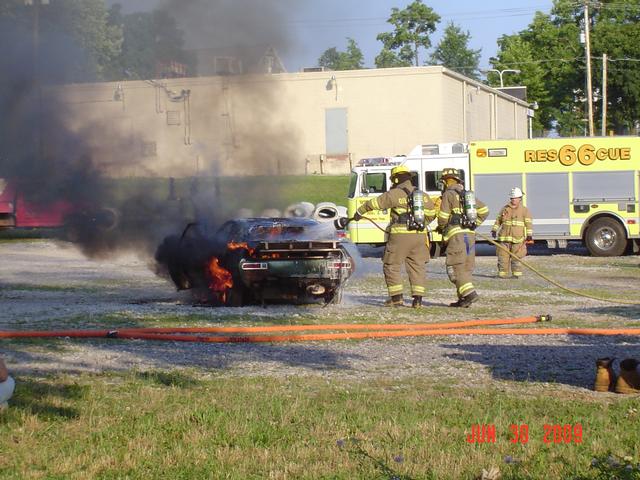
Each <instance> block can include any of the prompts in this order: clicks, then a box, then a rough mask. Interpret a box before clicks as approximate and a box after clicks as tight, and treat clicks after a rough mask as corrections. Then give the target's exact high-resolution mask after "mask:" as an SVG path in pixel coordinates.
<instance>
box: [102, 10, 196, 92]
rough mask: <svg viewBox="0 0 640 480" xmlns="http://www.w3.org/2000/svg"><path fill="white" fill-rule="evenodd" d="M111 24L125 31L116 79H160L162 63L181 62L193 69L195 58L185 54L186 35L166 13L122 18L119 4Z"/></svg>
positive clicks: (113, 70) (115, 67) (113, 75)
mask: <svg viewBox="0 0 640 480" xmlns="http://www.w3.org/2000/svg"><path fill="white" fill-rule="evenodd" d="M109 22H110V23H111V24H113V25H118V26H120V28H121V29H122V31H123V37H124V41H123V44H122V54H121V55H120V56H119V57H118V58H117V59H115V61H114V62H113V63H112V65H111V68H110V76H111V78H113V79H116V80H117V79H121V78H123V77H124V78H135V79H148V78H154V77H155V76H156V69H157V67H158V64H159V63H167V62H171V61H174V62H179V63H183V64H185V65H187V66H188V67H193V65H194V62H195V60H194V58H192V57H191V56H190V55H189V54H188V53H187V52H186V51H185V50H184V38H183V36H184V34H183V31H182V30H180V29H179V28H178V25H177V22H176V20H175V18H173V17H172V16H171V15H170V14H169V13H168V12H166V11H165V10H155V11H152V12H135V13H131V14H128V15H122V13H121V6H120V5H119V4H115V5H113V6H112V7H111V9H110V11H109Z"/></svg>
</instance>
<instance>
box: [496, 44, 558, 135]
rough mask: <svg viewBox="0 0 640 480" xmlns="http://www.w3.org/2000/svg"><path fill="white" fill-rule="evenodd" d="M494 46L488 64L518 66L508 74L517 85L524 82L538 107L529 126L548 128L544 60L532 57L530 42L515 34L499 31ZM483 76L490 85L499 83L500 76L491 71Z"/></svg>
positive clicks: (540, 128) (509, 67)
mask: <svg viewBox="0 0 640 480" xmlns="http://www.w3.org/2000/svg"><path fill="white" fill-rule="evenodd" d="M498 46H499V53H498V56H497V57H494V58H491V60H490V61H491V64H492V65H493V67H494V68H495V69H497V70H505V69H514V70H520V73H519V74H515V73H510V75H512V76H511V77H509V78H510V79H513V81H514V82H517V84H519V85H525V86H526V87H527V98H528V99H529V101H536V102H537V103H538V105H539V106H540V107H542V108H541V109H540V110H539V111H538V112H536V116H535V117H534V119H533V128H534V129H535V130H536V131H540V130H543V129H544V128H545V127H546V128H549V126H550V125H551V120H552V117H553V115H552V113H551V109H550V108H549V107H551V106H552V104H551V95H550V93H549V91H548V90H547V89H548V88H549V85H548V84H547V82H546V80H545V77H546V75H547V74H548V72H547V70H546V69H545V67H544V66H543V65H544V64H541V63H539V62H537V61H536V60H535V57H536V55H535V52H534V50H533V48H532V46H531V45H530V44H529V43H528V42H526V41H524V40H523V39H522V37H521V36H519V35H503V36H502V37H500V39H498ZM487 80H488V83H489V84H490V85H492V86H494V87H499V86H500V77H499V76H498V75H497V74H495V73H491V74H489V73H488V74H487Z"/></svg>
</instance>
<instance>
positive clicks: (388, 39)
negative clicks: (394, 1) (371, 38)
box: [376, 0, 440, 66]
mask: <svg viewBox="0 0 640 480" xmlns="http://www.w3.org/2000/svg"><path fill="white" fill-rule="evenodd" d="M439 22H440V15H438V14H437V13H435V12H434V11H433V9H431V8H430V7H428V6H426V5H425V4H424V3H422V0H414V1H413V3H411V4H409V5H408V6H407V7H406V8H405V9H404V10H399V9H398V8H392V9H391V16H390V17H389V19H388V20H387V23H390V24H391V25H393V27H394V31H393V32H384V33H380V34H378V36H377V37H376V38H377V39H378V40H380V41H381V42H382V44H383V45H384V47H383V50H389V51H391V52H393V51H398V53H397V56H398V58H399V59H400V60H401V61H402V62H410V63H411V64H415V65H416V66H418V65H420V61H419V56H418V49H419V48H420V47H423V48H425V49H428V48H429V47H431V39H430V38H429V35H430V34H432V33H433V32H435V31H436V24H437V23H439ZM385 56H387V57H388V55H387V54H386V53H385Z"/></svg>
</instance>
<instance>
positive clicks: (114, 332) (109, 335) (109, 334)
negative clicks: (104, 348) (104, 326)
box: [107, 330, 118, 338]
mask: <svg viewBox="0 0 640 480" xmlns="http://www.w3.org/2000/svg"><path fill="white" fill-rule="evenodd" d="M107 338H118V330H110V331H108V332H107Z"/></svg>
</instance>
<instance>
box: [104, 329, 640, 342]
mask: <svg viewBox="0 0 640 480" xmlns="http://www.w3.org/2000/svg"><path fill="white" fill-rule="evenodd" d="M443 335H637V336H640V328H621V329H608V328H442V329H424V330H399V331H386V332H351V333H316V334H313V333H311V334H304V335H242V336H199V335H198V336H193V335H172V334H156V333H137V332H133V331H132V332H126V331H124V332H123V331H120V332H118V335H117V338H128V339H136V340H166V341H174V342H204V343H276V342H316V341H326V340H363V339H367V338H389V337H426V336H443Z"/></svg>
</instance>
